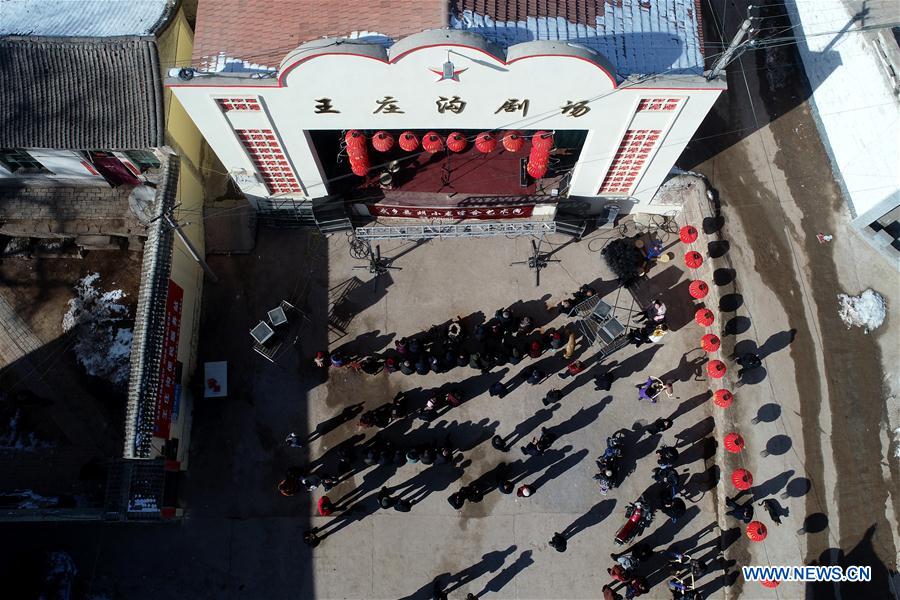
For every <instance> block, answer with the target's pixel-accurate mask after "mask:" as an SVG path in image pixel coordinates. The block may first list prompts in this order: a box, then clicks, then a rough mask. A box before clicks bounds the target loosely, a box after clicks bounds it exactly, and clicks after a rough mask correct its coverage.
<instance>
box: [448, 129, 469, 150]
mask: <svg viewBox="0 0 900 600" xmlns="http://www.w3.org/2000/svg"><path fill="white" fill-rule="evenodd" d="M447 148H449V149H450V151H451V152H462V151H463V150H465V149H466V136H464V135H463V134H461V133H459V132H458V131H454V132H453V133H451V134H450V135H448V136H447Z"/></svg>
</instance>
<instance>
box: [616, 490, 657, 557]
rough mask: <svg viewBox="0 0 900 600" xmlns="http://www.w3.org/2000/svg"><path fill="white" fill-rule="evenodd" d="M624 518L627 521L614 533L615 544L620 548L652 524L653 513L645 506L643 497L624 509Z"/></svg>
mask: <svg viewBox="0 0 900 600" xmlns="http://www.w3.org/2000/svg"><path fill="white" fill-rule="evenodd" d="M625 517H626V518H627V519H628V520H627V521H625V524H624V525H622V528H621V529H619V531H618V532H617V533H616V539H615V542H616V544H618V545H620V546H621V545H622V544H627V543H628V542H629V541H631V540H632V539H633V538H635V537H636V536H638V535H640V534H641V533H642V532H643V531H644V529H646V528H647V527H648V526H649V525H650V523H652V522H653V512H652V511H651V510H650V508H649V507H648V506H647V502H646V500H644V497H643V496H641V497H640V498H638V499H637V500H636V501H635V502H633V503H631V504H629V505H628V506H626V507H625Z"/></svg>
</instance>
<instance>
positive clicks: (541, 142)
mask: <svg viewBox="0 0 900 600" xmlns="http://www.w3.org/2000/svg"><path fill="white" fill-rule="evenodd" d="M551 148H553V134H552V133H550V132H547V131H536V132H535V133H534V135H532V136H531V152H530V153H529V154H528V167H527V168H526V170H527V171H528V174H529V175H530V176H532V177H533V178H535V179H540V178H541V177H543V176H544V175H546V174H547V169H548V168H549V165H550V149H551Z"/></svg>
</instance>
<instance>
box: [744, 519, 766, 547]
mask: <svg viewBox="0 0 900 600" xmlns="http://www.w3.org/2000/svg"><path fill="white" fill-rule="evenodd" d="M767 535H769V531H768V529H766V526H765V525H763V524H762V523H761V522H760V521H750V524H749V525H747V537H748V538H750V541H751V542H761V541H763V540H764V539H766V536H767Z"/></svg>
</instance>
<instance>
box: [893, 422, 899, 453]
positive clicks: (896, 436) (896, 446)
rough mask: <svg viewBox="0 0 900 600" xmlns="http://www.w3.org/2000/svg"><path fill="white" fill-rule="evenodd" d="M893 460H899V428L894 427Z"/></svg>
mask: <svg viewBox="0 0 900 600" xmlns="http://www.w3.org/2000/svg"><path fill="white" fill-rule="evenodd" d="M894 458H900V427H894Z"/></svg>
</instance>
